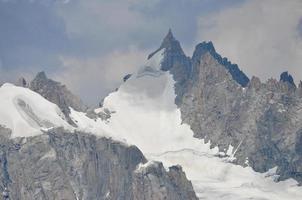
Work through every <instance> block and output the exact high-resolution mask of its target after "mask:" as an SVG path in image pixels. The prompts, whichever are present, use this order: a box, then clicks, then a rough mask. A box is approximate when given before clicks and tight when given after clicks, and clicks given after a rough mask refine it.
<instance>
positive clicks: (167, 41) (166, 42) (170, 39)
mask: <svg viewBox="0 0 302 200" xmlns="http://www.w3.org/2000/svg"><path fill="white" fill-rule="evenodd" d="M174 41H176V39H175V38H174V36H173V33H172V30H171V29H169V31H168V33H167V35H166V36H165V37H164V39H163V41H162V43H161V45H160V46H161V47H163V48H165V47H166V46H168V45H170V44H171V43H172V42H174Z"/></svg>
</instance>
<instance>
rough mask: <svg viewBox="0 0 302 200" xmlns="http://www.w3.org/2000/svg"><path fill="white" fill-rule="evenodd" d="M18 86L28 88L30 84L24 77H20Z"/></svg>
mask: <svg viewBox="0 0 302 200" xmlns="http://www.w3.org/2000/svg"><path fill="white" fill-rule="evenodd" d="M16 86H20V87H28V83H27V81H26V79H25V78H24V77H20V78H19V79H18V80H17V82H16Z"/></svg>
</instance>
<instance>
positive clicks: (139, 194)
mask: <svg viewBox="0 0 302 200" xmlns="http://www.w3.org/2000/svg"><path fill="white" fill-rule="evenodd" d="M0 153H1V154H0V158H1V163H2V164H1V167H0V178H1V182H0V189H1V191H5V193H6V194H8V195H7V196H9V199H22V200H27V199H28V200H32V199H66V200H67V199H68V200H72V199H79V200H86V199H87V200H90V199H100V200H109V199H117V200H118V199H120V200H126V199H129V200H130V199H131V200H132V199H133V200H135V199H137V200H140V199H146V200H164V199H166V200H196V199H197V198H196V196H195V193H194V191H193V188H192V184H191V183H190V182H189V181H188V180H187V179H186V177H185V174H184V173H183V172H182V169H181V167H179V166H174V167H172V168H170V170H169V171H166V170H165V169H164V168H163V166H162V164H161V163H150V164H149V163H147V160H146V158H145V157H144V155H143V154H142V153H141V152H140V150H139V149H138V148H137V147H135V146H127V145H125V144H122V143H119V142H115V141H113V140H111V139H107V138H98V137H96V136H94V135H89V134H86V133H82V132H75V133H70V132H66V131H64V130H63V129H60V128H58V129H53V130H51V131H49V132H46V133H45V134H42V135H39V136H35V137H28V138H14V139H10V130H8V129H5V128H3V127H0ZM5 188H6V189H5ZM3 194H4V193H3ZM6 194H5V195H6Z"/></svg>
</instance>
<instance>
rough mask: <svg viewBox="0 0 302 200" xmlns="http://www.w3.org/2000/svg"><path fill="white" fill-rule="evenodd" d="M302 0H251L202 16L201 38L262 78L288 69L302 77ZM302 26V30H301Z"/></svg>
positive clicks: (246, 69)
mask: <svg viewBox="0 0 302 200" xmlns="http://www.w3.org/2000/svg"><path fill="white" fill-rule="evenodd" d="M301 17H302V1H300V0H291V1H284V0H265V1H263V0H249V1H246V2H245V3H243V4H241V5H237V6H234V7H232V8H228V9H225V10H221V11H220V12H219V13H218V14H217V13H215V14H213V15H211V16H205V17H201V18H200V19H199V33H198V37H197V38H198V40H201V39H202V40H212V41H213V42H214V45H215V47H216V49H217V50H218V52H220V53H221V54H222V55H223V56H226V57H228V58H229V59H230V60H231V61H232V62H235V63H238V64H239V66H240V67H241V68H242V69H243V71H245V72H247V74H248V75H249V76H251V75H257V76H259V77H260V78H262V80H265V79H267V78H270V77H278V78H279V74H280V73H281V72H282V71H286V70H288V71H289V72H290V73H292V74H293V75H294V77H295V78H296V79H302V70H301V67H302V59H301V58H302V40H301ZM299 29H300V31H299Z"/></svg>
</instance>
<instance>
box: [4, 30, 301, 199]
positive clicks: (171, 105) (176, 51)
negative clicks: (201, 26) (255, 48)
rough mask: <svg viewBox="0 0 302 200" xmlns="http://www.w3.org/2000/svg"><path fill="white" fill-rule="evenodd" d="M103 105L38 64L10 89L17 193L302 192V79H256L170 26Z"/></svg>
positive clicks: (9, 185)
mask: <svg viewBox="0 0 302 200" xmlns="http://www.w3.org/2000/svg"><path fill="white" fill-rule="evenodd" d="M123 80H124V82H123V83H122V85H121V86H120V87H119V88H118V89H117V90H116V91H114V92H112V93H110V94H109V95H108V96H107V97H106V98H105V99H104V101H102V102H101V103H100V106H99V107H97V108H88V107H87V106H85V105H84V103H83V102H82V101H81V100H80V99H79V98H78V97H77V96H76V95H74V94H72V92H71V91H70V90H68V88H67V87H66V86H65V85H63V84H61V83H59V82H56V81H54V80H51V79H49V78H48V77H47V76H46V74H45V73H44V72H40V73H38V74H37V75H36V77H35V78H34V79H33V80H32V81H31V82H30V83H27V81H26V80H25V79H24V78H20V79H19V80H18V81H17V83H16V84H15V85H13V84H9V83H5V84H3V85H2V86H1V88H0V110H1V112H0V125H1V126H0V144H1V145H0V152H1V154H0V161H1V165H0V190H1V191H3V195H2V196H3V198H4V199H5V198H6V197H7V198H9V199H22V200H23V199H24V200H26V199H43V200H44V199H77V200H80V199H81V200H86V199H87V200H93V199H104V200H105V199H106V200H109V199H112V200H116V199H120V200H122V199H137V200H141V199H146V200H161V199H170V200H178V199H179V200H191V199H192V200H193V199H194V200H195V199H209V200H210V199H223V200H230V199H232V200H237V199H238V200H239V199H240V200H242V199H257V200H264V199H266V200H284V199H288V200H292V199H300V198H301V197H302V188H301V187H300V186H299V185H300V184H301V183H302V83H301V82H300V83H299V84H298V85H296V84H295V82H294V80H293V77H292V76H291V75H290V74H289V73H288V72H284V73H282V74H281V75H280V80H276V79H269V80H268V81H266V82H265V83H262V82H261V81H260V79H259V78H257V77H252V78H249V77H248V76H247V75H246V74H245V73H244V72H243V71H242V70H240V68H239V67H238V65H236V64H233V63H231V62H230V61H229V60H228V59H227V58H223V57H222V56H221V55H219V54H218V53H217V52H216V50H215V48H214V45H213V43H212V42H202V43H200V44H198V45H196V47H195V50H194V53H193V55H192V56H191V57H188V56H186V55H185V53H184V51H183V50H182V47H181V45H180V43H179V41H177V40H176V39H175V38H174V36H173V34H172V31H171V30H169V32H168V34H167V35H166V36H165V38H164V39H163V41H162V43H161V44H160V46H159V48H158V49H156V50H155V51H154V52H152V53H151V54H149V55H148V57H147V60H146V62H145V63H144V64H142V67H141V68H140V69H139V70H138V71H137V72H133V73H132V74H128V75H126V76H125V77H124V78H123Z"/></svg>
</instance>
